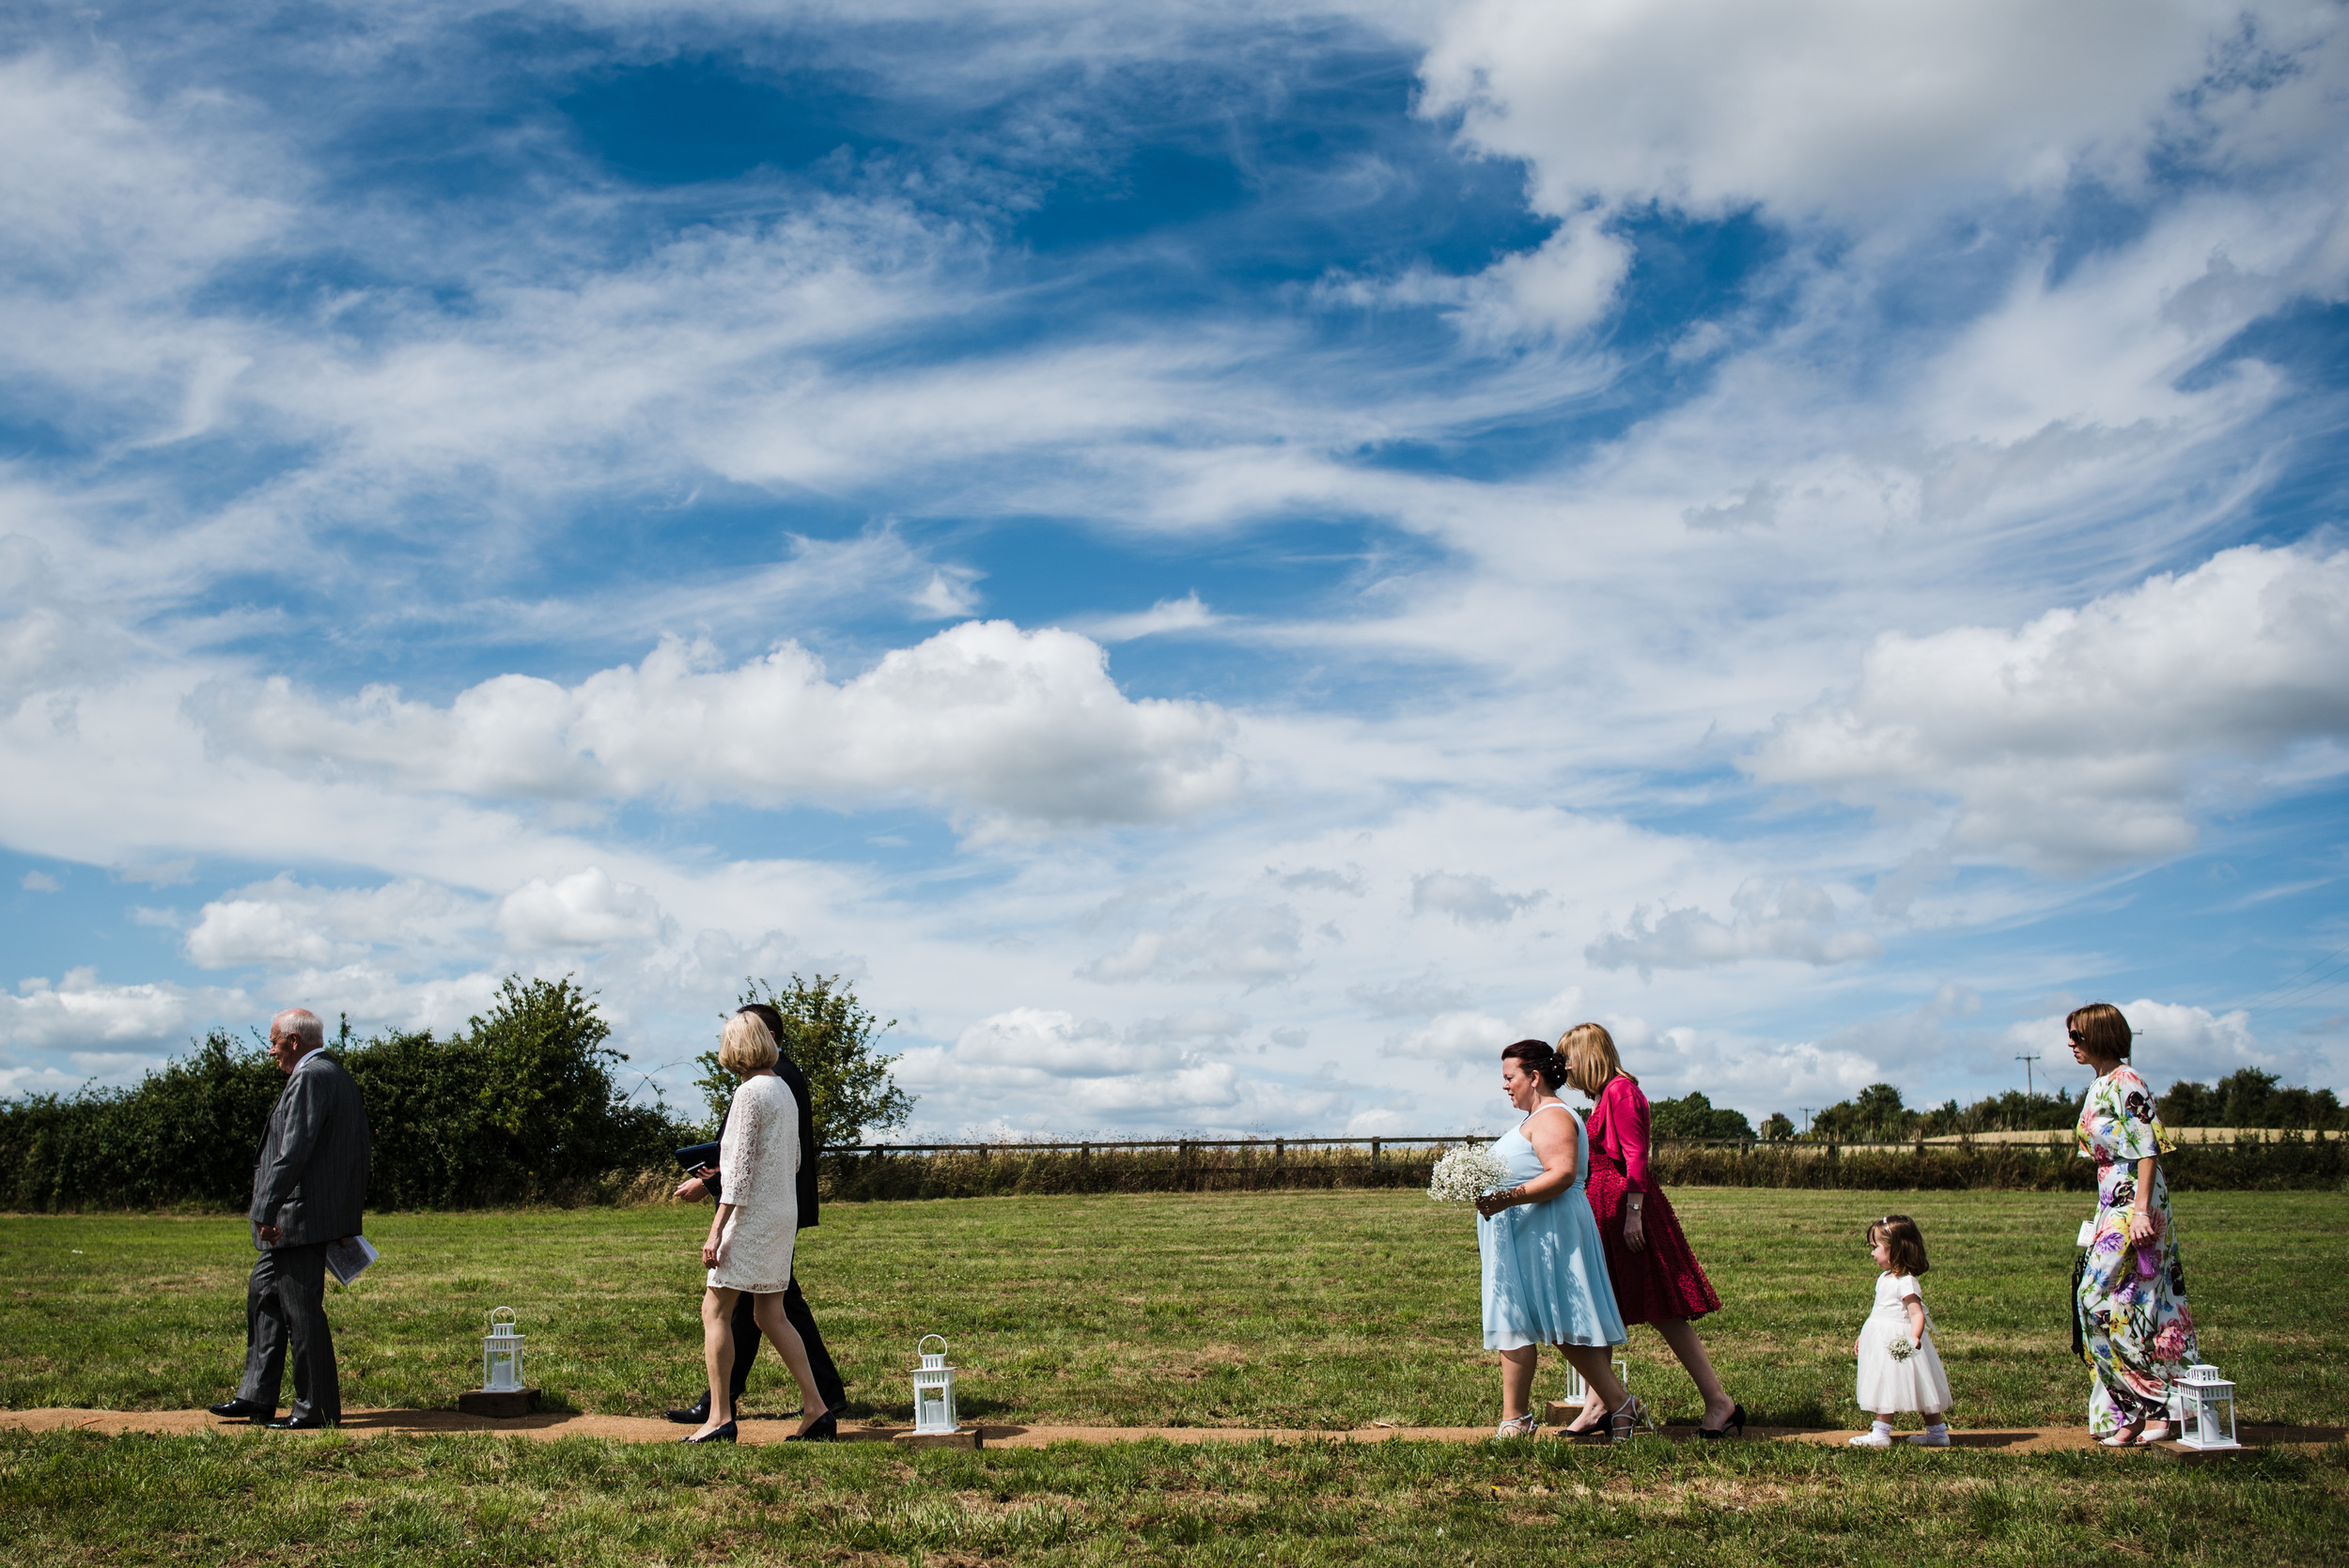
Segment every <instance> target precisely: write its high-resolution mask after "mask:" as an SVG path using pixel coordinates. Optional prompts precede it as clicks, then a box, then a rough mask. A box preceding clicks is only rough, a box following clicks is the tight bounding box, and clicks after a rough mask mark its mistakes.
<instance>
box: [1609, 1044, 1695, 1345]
mask: <svg viewBox="0 0 2349 1568" xmlns="http://www.w3.org/2000/svg"><path fill="white" fill-rule="evenodd" d="M1585 1130H1587V1131H1588V1133H1589V1134H1590V1139H1591V1174H1590V1178H1589V1181H1588V1182H1587V1184H1586V1185H1585V1187H1584V1188H1583V1190H1584V1191H1585V1192H1587V1193H1588V1194H1589V1195H1590V1200H1591V1212H1592V1213H1593V1214H1595V1215H1596V1216H1597V1217H1598V1239H1599V1245H1601V1246H1602V1247H1604V1248H1606V1249H1607V1273H1608V1277H1609V1278H1610V1279H1611V1280H1612V1281H1614V1285H1615V1305H1616V1307H1618V1308H1619V1309H1621V1311H1622V1312H1623V1320H1624V1322H1626V1323H1662V1322H1666V1321H1668V1320H1670V1319H1672V1318H1675V1317H1702V1316H1703V1315H1704V1314H1705V1313H1706V1312H1719V1310H1720V1305H1721V1298H1720V1296H1719V1295H1718V1294H1717V1293H1716V1292H1715V1291H1714V1289H1713V1281H1710V1280H1708V1279H1706V1278H1705V1277H1704V1269H1703V1266H1701V1265H1699V1264H1698V1263H1697V1255H1696V1254H1695V1253H1694V1252H1691V1251H1690V1250H1688V1237H1687V1236H1684V1235H1682V1234H1680V1220H1679V1218H1678V1217H1677V1216H1675V1215H1674V1214H1673V1213H1672V1204H1671V1203H1668V1202H1666V1201H1665V1198H1664V1194H1663V1192H1662V1190H1661V1189H1659V1188H1657V1187H1656V1186H1655V1185H1653V1184H1652V1183H1650V1182H1649V1180H1648V1179H1647V1143H1648V1110H1647V1096H1646V1095H1645V1094H1641V1093H1640V1086H1639V1085H1638V1084H1636V1083H1634V1082H1632V1081H1631V1080H1630V1079H1628V1078H1626V1077H1625V1076H1624V1075H1622V1074H1621V1073H1618V1074H1616V1075H1615V1076H1614V1077H1613V1078H1611V1079H1608V1082H1607V1087H1606V1088H1604V1089H1602V1090H1600V1091H1599V1094H1598V1105H1597V1108H1596V1109H1595V1110H1593V1111H1592V1112H1591V1115H1590V1120H1589V1121H1588V1122H1587V1123H1586V1124H1585ZM1634 1192H1638V1193H1642V1194H1644V1196H1643V1197H1642V1198H1641V1206H1640V1226H1641V1230H1642V1232H1644V1233H1645V1234H1646V1237H1647V1245H1646V1247H1644V1248H1643V1249H1641V1250H1640V1251H1637V1252H1634V1251H1633V1250H1631V1249H1630V1248H1628V1247H1626V1246H1625V1245H1624V1244H1623V1216H1624V1200H1625V1199H1626V1197H1628V1196H1629V1195H1630V1194H1632V1193H1634Z"/></svg>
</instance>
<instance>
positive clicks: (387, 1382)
mask: <svg viewBox="0 0 2349 1568" xmlns="http://www.w3.org/2000/svg"><path fill="white" fill-rule="evenodd" d="M1678 1204H1679V1208H1680V1211H1681V1214H1682V1217H1683V1219H1684V1222H1685V1223H1686V1225H1687V1227H1688V1233H1689V1239H1690V1241H1691V1242H1692V1243H1693V1245H1694V1246H1695V1248H1696V1250H1697V1253H1698V1255H1699V1256H1700V1257H1701V1258H1703V1260H1704V1262H1705V1265H1706V1266H1707V1268H1708V1270H1709V1271H1710V1272H1711V1273H1712V1275H1713V1278H1714V1281H1715V1284H1716V1285H1717V1287H1718V1288H1719V1291H1720V1293H1721V1296H1722V1299H1723V1302H1724V1303H1725V1306H1724V1310H1723V1311H1722V1312H1720V1313H1719V1315H1718V1316H1716V1317H1713V1318H1711V1319H1708V1320H1707V1321H1706V1322H1705V1324H1704V1332H1705V1335H1706V1338H1707V1340H1708V1341H1709V1343H1710V1344H1711V1346H1712V1349H1713V1354H1714V1356H1715V1358H1716V1361H1717V1364H1719V1367H1720V1368H1721V1371H1722V1374H1723V1375H1724V1377H1725V1378H1726V1380H1727V1381H1728V1384H1729V1387H1730V1389H1731V1390H1732V1391H1733V1392H1734V1393H1735V1394H1736V1396H1737V1397H1738V1398H1740V1399H1742V1400H1743V1401H1744V1402H1745V1404H1746V1405H1747V1407H1748V1409H1749V1410H1750V1411H1752V1412H1753V1413H1754V1414H1755V1416H1756V1418H1757V1419H1758V1420H1766V1421H1772V1422H1776V1423H1781V1424H1788V1425H1841V1424H1844V1423H1847V1422H1849V1421H1853V1420H1855V1419H1856V1418H1857V1412H1856V1411H1855V1409H1854V1408H1853V1405H1852V1402H1851V1381H1852V1360H1851V1342H1852V1338H1853V1335H1854V1334H1855V1333H1856V1332H1857V1331H1858V1328H1859V1320H1860V1318H1861V1317H1862V1316H1864V1315H1865V1313H1866V1311H1867V1307H1868V1303H1869V1297H1870V1292H1871V1290H1872V1289H1873V1287H1874V1283H1875V1271H1874V1265H1871V1264H1870V1263H1869V1262H1868V1260H1867V1257H1866V1254H1865V1250H1864V1244H1863V1242H1862V1241H1861V1239H1860V1230H1861V1227H1862V1225H1863V1224H1864V1222H1865V1221H1866V1220H1867V1219H1869V1218H1871V1217H1872V1215H1873V1214H1874V1213H1875V1212H1876V1205H1885V1206H1891V1207H1897V1208H1900V1209H1903V1210H1906V1211H1907V1212H1909V1213H1912V1214H1914V1215H1915V1216H1916V1217H1917V1219H1919V1221H1920V1222H1921V1225H1922V1227H1923V1229H1924V1234H1925V1236H1926V1239H1927V1242H1928V1244H1929V1245H1930V1247H1931V1249H1932V1251H1933V1257H1934V1268H1933V1272H1932V1273H1931V1274H1929V1275H1928V1276H1927V1277H1926V1280H1925V1295H1926V1299H1927V1300H1928V1301H1929V1302H1930V1303H1931V1304H1932V1307H1933V1312H1934V1316H1935V1318H1936V1320H1937V1323H1938V1324H1939V1327H1940V1331H1941V1333H1942V1335H1943V1343H1942V1346H1941V1354H1942V1358H1943V1360H1944V1361H1945V1362H1946V1364H1947V1365H1948V1367H1949V1371H1950V1374H1951V1380H1952V1384H1953V1386H1954V1388H1955V1389H1956V1392H1957V1395H1958V1401H1959V1405H1958V1416H1957V1419H1958V1421H1960V1423H1961V1424H1969V1425H1993V1424H2017V1423H2020V1424H2043V1423H2055V1422H2062V1421H2074V1420H2079V1419H2083V1418H2082V1411H2083V1408H2084V1401H2085V1397H2086V1377H2087V1374H2086V1372H2085V1370H2084V1369H2082V1368H2081V1367H2080V1366H2079V1365H2078V1363H2077V1362H2076V1361H2074V1360H2073V1359H2072V1358H2071V1356H2070V1319H2069V1317H2068V1316H2067V1309H2066V1305H2065V1289H2066V1281H2067V1280H2068V1276H2069V1270H2070V1266H2071V1261H2072V1257H2073V1250H2072V1246H2071V1233H2072V1230H2073V1227H2074V1225H2075V1224H2076V1223H2077V1219H2078V1218H2079V1213H2080V1209H2081V1204H2080V1203H2079V1201H2078V1200H2077V1199H2076V1198H2072V1197H2068V1196H2065V1195H2062V1194H2040V1193H1995V1192H1983V1193H1932V1194H1923V1193H1920V1194H1903V1195H1900V1196H1898V1197H1897V1198H1888V1197H1879V1196H1875V1195H1865V1194H1863V1195H1860V1196H1859V1199H1858V1200H1857V1201H1856V1200H1855V1198H1854V1197H1853V1196H1852V1195H1850V1194H1843V1193H1832V1192H1779V1191H1755V1190H1746V1189H1728V1188H1710V1189H1687V1190H1684V1191H1683V1192H1682V1193H1681V1194H1680V1195H1679V1198H1678ZM707 1216H708V1209H707V1208H686V1207H683V1206H681V1205H679V1206H659V1207H646V1208H623V1209H574V1210H568V1211H549V1212H531V1213H501V1214H412V1215H384V1216H380V1217H378V1218H377V1219H375V1220H374V1221H373V1222H372V1223H371V1224H370V1226H369V1234H370V1235H371V1236H373V1237H374V1239H375V1240H376V1242H377V1243H378V1245H380V1246H381V1248H382V1249H383V1251H384V1259H383V1262H382V1263H381V1264H380V1265H378V1266H377V1267H376V1269H375V1270H374V1271H373V1272H372V1273H371V1274H369V1276H368V1277H367V1278H366V1279H365V1280H363V1281H361V1282H360V1283H359V1285H358V1286H357V1287H356V1288H354V1289H352V1290H350V1291H330V1295H331V1297H332V1299H331V1300H330V1303H329V1307H328V1311H329V1313H330V1315H331V1317H332V1319H333V1321H334V1331H335V1339H336V1343H337V1346H338V1348H339V1351H340V1356H341V1362H342V1366H343V1376H344V1401H345V1403H346V1404H349V1405H400V1406H411V1407H430V1406H436V1405H449V1404H451V1403H452V1402H453V1401H454V1399H455V1397H456V1393H457V1390H458V1389H462V1388H466V1387H469V1386H471V1384H472V1382H474V1381H477V1380H478V1374H479V1363H480V1353H479V1347H478V1343H477V1336H478V1335H479V1334H480V1333H481V1332H482V1322H483V1319H484V1317H485V1316H486V1314H487V1313H488V1312H489V1310H490V1308H491V1307H494V1306H502V1305H503V1306H511V1307H513V1308H515V1309H516V1310H517V1311H518V1312H520V1313H521V1322H522V1327H523V1329H524V1331H525V1332H526V1334H527V1335H528V1337H529V1343H530V1346H531V1350H530V1356H531V1360H530V1370H531V1375H532V1379H533V1381H535V1382H537V1383H538V1384H539V1385H540V1386H541V1387H542V1388H543V1389H545V1390H546V1394H547V1397H548V1398H549V1399H550V1400H551V1401H552V1402H554V1403H555V1404H557V1405H561V1406H566V1407H570V1408H576V1409H581V1410H587V1411H594V1412H599V1413H610V1414H620V1415H641V1414H645V1413H648V1412H653V1411H658V1410H659V1409H661V1407H662V1406H663V1405H666V1404H668V1403H670V1402H672V1401H674V1400H677V1399H678V1398H681V1397H683V1396H685V1395H688V1394H690V1393H691V1392H692V1389H693V1388H694V1387H695V1386H696V1383H697V1379H698V1376H699V1373H698V1366H699V1359H698V1358H699V1347H700V1343H701V1341H700V1333H701V1330H700V1319H699V1317H698V1315H697V1300H698V1296H697V1290H698V1284H697V1281H698V1277H699V1271H698V1268H697V1265H696V1254H695V1251H694V1249H695V1248H696V1247H697V1246H698V1244H699V1240H700V1236H701V1232H702V1226H703V1224H704V1223H705V1222H706V1219H707ZM2178 1219H2179V1225H2180V1229H2181V1234H2182V1235H2183V1237H2184V1240H2185V1247H2186V1267H2187V1271H2188V1278H2187V1285H2188V1290H2189V1294H2190V1296H2191V1298H2192V1301H2193V1305H2194V1309H2195V1315H2196V1317H2197V1319H2198V1321H2199V1322H2200V1324H2201V1333H2202V1350H2203V1354H2204V1356H2205V1357H2207V1358H2209V1359H2211V1360H2214V1361H2216V1362H2217V1363H2218V1364H2219V1365H2220V1366H2221V1367H2223V1368H2225V1369H2226V1370H2227V1371H2228V1372H2229V1373H2230V1374H2232V1375H2233V1376H2234V1377H2235V1378H2236V1380H2237V1381H2238V1382H2239V1383H2240V1384H2241V1386H2242V1399H2243V1406H2244V1410H2245V1412H2246V1414H2247V1416H2249V1417H2252V1418H2255V1419H2258V1420H2263V1421H2339V1420H2341V1418H2342V1415H2343V1413H2344V1411H2349V1389H2344V1377H2345V1376H2349V1281H2344V1280H2343V1279H2342V1277H2341V1271H2340V1270H2339V1269H2337V1268H2328V1267H2326V1266H2323V1257H2324V1254H2326V1253H2327V1252H2330V1253H2332V1254H2334V1255H2338V1253H2339V1252H2340V1250H2341V1243H2340V1242H2339V1241H2338V1239H2335V1238H2338V1237H2339V1236H2341V1234H2344V1232H2349V1197H2343V1196H2341V1195H2339V1194H2331V1193H2296V1192H2295V1193H2274V1194H2263V1193H2201V1194H2186V1195H2183V1196H2182V1197H2181V1198H2180V1200H2179V1203H2178ZM242 1235H243V1227H242V1224H241V1221H238V1220H234V1219H150V1218H126V1217H117V1216H103V1217H88V1218H71V1217H67V1218H7V1219H0V1279H5V1280H6V1281H7V1285H6V1290H7V1296H6V1299H5V1301H0V1343H5V1344H6V1347H7V1348H6V1350H5V1352H0V1405H8V1406H11V1407H22V1406H28V1405H91V1406H101V1407H105V1408H111V1409H155V1408H172V1407H179V1408H185V1407H190V1406H194V1405H205V1404H209V1403H210V1402H211V1401H212V1400H215V1399H219V1398H223V1397H226V1390H227V1389H228V1387H229V1385H230V1383H231V1382H233V1381H234V1378H235V1374H236V1369H237V1367H238V1364H239V1362H240V1360H241V1355H242V1345H243V1334H244V1314H243V1281H244V1275H245V1272H246V1270H247V1268H248V1267H249V1266H250V1262H249V1260H250V1258H251V1253H250V1252H249V1251H247V1250H244V1248H243V1244H242ZM801 1247H802V1251H801V1265H800V1278H801V1285H802V1288H803V1289H804V1290H805V1291H806V1292H807V1295H808V1296H809V1299H810V1301H811V1303H812V1304H813V1306H814V1308H815V1310H816V1312H817V1320H818V1322H820V1323H821V1324H822V1325H823V1327H824V1330H825V1333H826V1335H827V1337H828V1339H829V1340H830V1341H831V1343H832V1350H833V1354H834V1356H835V1357H836V1358H837V1359H838V1360H839V1362H840V1365H841V1369H842V1371H843V1372H844V1373H845V1374H846V1375H847V1377H848V1384H849V1391H850V1396H851V1398H852V1400H853V1401H854V1402H855V1403H854V1405H853V1407H852V1408H853V1411H854V1413H855V1414H857V1415H860V1416H897V1417H903V1416H905V1415H906V1414H907V1413H909V1412H910V1408H911V1405H910V1393H909V1392H908V1386H907V1380H906V1377H905V1369H906V1368H907V1367H909V1366H910V1365H911V1364H912V1361H911V1358H912V1349H913V1343H914V1341H915V1339H916V1338H917V1337H918V1336H920V1335H921V1334H923V1333H925V1332H928V1331H932V1330H935V1331H937V1332H939V1333H942V1334H944V1335H945V1336H946V1337H947V1339H948V1340H949V1341H950V1342H952V1343H953V1346H954V1354H955V1358H956V1360H957V1365H959V1366H960V1367H961V1368H962V1369H963V1370H962V1373H961V1382H960V1391H961V1396H962V1400H963V1408H964V1410H965V1411H966V1412H968V1413H970V1414H972V1415H973V1416H976V1417H980V1418H983V1419H995V1420H1018V1421H1053V1422H1075V1423H1081V1424H1112V1425H1229V1426H1287V1427H1328V1428H1344V1427H1351V1426H1360V1425H1363V1424H1366V1423H1368V1422H1371V1421H1393V1422H1396V1423H1399V1424H1404V1425H1465V1424H1469V1423H1471V1422H1478V1421H1488V1420H1491V1419H1494V1416H1495V1402H1496V1398H1497V1395H1496V1392H1495V1373H1494V1370H1493V1368H1494V1362H1493V1358H1492V1357H1491V1356H1490V1355H1488V1354H1487V1353H1486V1351H1484V1350H1483V1349H1482V1348H1481V1347H1480V1346H1479V1343H1478V1337H1479V1336H1478V1320H1477V1297H1476V1241H1475V1234H1474V1231H1473V1228H1472V1224H1471V1221H1470V1218H1469V1216H1468V1214H1467V1213H1466V1211H1465V1210H1462V1209H1457V1208H1450V1207H1441V1206H1439V1205H1437V1204H1434V1203H1428V1202H1427V1201H1426V1200H1425V1199H1424V1198H1423V1197H1420V1196H1419V1195H1417V1194H1414V1193H1407V1192H1359V1191H1356V1192H1348V1191H1340V1192H1300V1193H1257V1194H1240V1195H1233V1196H1196V1195H1178V1194H1177V1195H1148V1196H1132V1197H1099V1198H1023V1199H977V1200H967V1201H957V1202H947V1203H873V1204H862V1205H849V1204H843V1205H837V1206H834V1207H832V1208H830V1209H828V1210H826V1215H825V1221H824V1224H823V1225H822V1227H821V1228H819V1229H817V1230H816V1231H813V1232H810V1233H807V1234H804V1235H803V1236H802V1238H801ZM1630 1358H1631V1362H1632V1378H1633V1384H1634V1387H1636V1388H1638V1389H1641V1390H1642V1391H1644V1392H1645V1393H1647V1394H1648V1396H1649V1397H1650V1398H1651V1399H1652V1400H1654V1401H1656V1402H1657V1405H1658V1406H1659V1408H1660V1410H1661V1411H1662V1412H1663V1413H1665V1414H1667V1415H1670V1416H1672V1417H1674V1418H1684V1419H1685V1418H1693V1416H1694V1414H1695V1412H1696V1400H1695V1395H1694V1390H1693V1389H1692V1388H1691V1387H1690V1385H1689V1384H1688V1379H1687V1378H1686V1377H1685V1376H1683V1375H1682V1374H1680V1372H1679V1370H1678V1368H1677V1365H1676V1364H1675V1363H1673V1362H1672V1361H1671V1360H1670V1358H1668V1357H1667V1356H1666V1355H1665V1354H1664V1351H1663V1346H1662V1344H1661V1343H1660V1342H1659V1341H1658V1340H1657V1338H1656V1336H1655V1335H1654V1333H1653V1332H1652V1331H1650V1330H1646V1329H1638V1330H1635V1331H1634V1334H1633V1341H1632V1345H1631V1351H1630ZM1556 1375H1558V1374H1552V1373H1548V1372H1546V1373H1545V1374H1544V1376H1545V1379H1546V1382H1545V1384H1544V1385H1543V1386H1544V1387H1547V1388H1554V1387H1555V1384H1554V1383H1549V1382H1548V1381H1547V1380H1548V1379H1549V1378H1552V1377H1553V1376H1556ZM751 1387H752V1399H751V1402H750V1403H751V1407H752V1408H754V1409H759V1410H763V1411H768V1412H774V1411H779V1410H780V1409H782V1408H785V1407H787V1406H788V1405H793V1404H796V1396H795V1395H794V1394H792V1393H791V1391H790V1384H789V1380H788V1378H787V1377H786V1376H785V1375H784V1374H783V1373H782V1371H781V1369H780V1367H778V1366H776V1365H775V1364H774V1363H773V1359H772V1358H771V1357H769V1358H763V1359H762V1360H761V1362H760V1365H759V1371H758V1373H757V1374H756V1377H755V1378H754V1381H753V1383H752V1386H751Z"/></svg>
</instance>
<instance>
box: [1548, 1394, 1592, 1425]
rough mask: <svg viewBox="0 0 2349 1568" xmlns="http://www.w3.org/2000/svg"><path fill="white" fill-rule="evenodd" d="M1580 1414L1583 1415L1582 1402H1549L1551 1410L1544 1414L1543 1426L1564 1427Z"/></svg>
mask: <svg viewBox="0 0 2349 1568" xmlns="http://www.w3.org/2000/svg"><path fill="white" fill-rule="evenodd" d="M1580 1414H1582V1402H1581V1401H1580V1400H1579V1399H1575V1400H1565V1399H1553V1400H1551V1401H1550V1402H1549V1408H1548V1409H1547V1410H1545V1411H1543V1412H1542V1424H1543V1425H1544V1426H1563V1425H1565V1424H1566V1423H1567V1422H1568V1421H1572V1420H1574V1419H1575V1418H1576V1417H1577V1416H1579V1415H1580Z"/></svg>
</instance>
